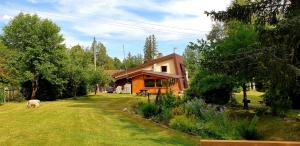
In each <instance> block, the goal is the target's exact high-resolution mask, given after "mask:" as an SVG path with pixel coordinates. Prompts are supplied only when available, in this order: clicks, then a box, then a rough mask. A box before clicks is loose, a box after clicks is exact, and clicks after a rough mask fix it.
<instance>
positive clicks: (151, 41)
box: [144, 35, 158, 62]
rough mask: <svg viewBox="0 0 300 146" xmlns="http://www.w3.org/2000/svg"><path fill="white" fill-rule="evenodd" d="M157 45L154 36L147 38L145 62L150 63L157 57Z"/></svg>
mask: <svg viewBox="0 0 300 146" xmlns="http://www.w3.org/2000/svg"><path fill="white" fill-rule="evenodd" d="M157 53H158V50H157V44H156V38H155V36H154V35H150V36H148V37H147V38H146V41H145V45H144V62H148V61H150V60H152V59H154V57H155V56H156V55H157Z"/></svg>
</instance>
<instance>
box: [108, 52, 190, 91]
mask: <svg viewBox="0 0 300 146" xmlns="http://www.w3.org/2000/svg"><path fill="white" fill-rule="evenodd" d="M113 77H114V79H115V81H116V82H115V83H116V84H115V86H124V85H125V84H131V93H132V94H136V93H141V92H149V93H151V94H156V93H157V92H158V90H159V89H160V90H161V92H162V93H166V92H167V91H172V92H173V93H174V94H178V93H181V92H182V91H183V90H185V89H186V88H187V87H188V83H187V73H186V70H185V68H184V64H183V57H182V56H180V55H178V54H175V53H174V54H170V55H167V56H157V57H156V59H154V60H151V61H149V62H147V63H144V64H142V65H139V66H137V67H134V68H129V69H127V70H124V71H121V72H117V73H115V74H113Z"/></svg>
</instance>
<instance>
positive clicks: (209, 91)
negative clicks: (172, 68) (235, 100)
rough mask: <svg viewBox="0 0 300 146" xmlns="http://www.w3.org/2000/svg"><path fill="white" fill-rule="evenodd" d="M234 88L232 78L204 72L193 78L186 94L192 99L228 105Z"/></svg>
mask: <svg viewBox="0 0 300 146" xmlns="http://www.w3.org/2000/svg"><path fill="white" fill-rule="evenodd" d="M233 87H234V84H233V82H232V80H231V78H229V77H227V76H224V75H219V74H211V73H208V72H204V71H202V72H199V73H198V74H196V76H195V77H194V78H193V80H192V82H191V84H190V88H189V89H188V90H187V92H186V94H187V96H190V97H200V98H203V99H204V100H205V102H206V103H214V104H226V103H228V101H229V99H230V96H231V93H232V91H233Z"/></svg>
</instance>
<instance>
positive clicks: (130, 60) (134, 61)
mask: <svg viewBox="0 0 300 146" xmlns="http://www.w3.org/2000/svg"><path fill="white" fill-rule="evenodd" d="M141 64H143V56H142V55H141V54H137V55H131V53H128V55H127V57H126V58H125V59H124V60H123V66H122V68H123V69H128V68H133V67H136V66H138V65H141ZM125 67H126V68H125Z"/></svg>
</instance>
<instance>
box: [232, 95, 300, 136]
mask: <svg viewBox="0 0 300 146" xmlns="http://www.w3.org/2000/svg"><path fill="white" fill-rule="evenodd" d="M235 95H236V99H237V101H238V102H239V103H240V104H241V105H242V100H243V93H242V92H241V93H236V94H235ZM247 95H248V98H249V99H250V100H251V103H250V104H249V106H250V108H251V110H249V112H247V111H245V110H242V109H240V110H237V109H235V111H234V112H236V113H238V114H239V115H242V116H241V117H242V118H244V117H243V115H252V116H253V114H254V109H255V108H257V107H262V106H264V105H262V104H260V103H259V102H258V101H262V100H263V98H262V97H260V96H261V95H263V93H262V92H255V91H248V92H247ZM250 113H251V114H250ZM297 114H300V110H291V111H290V112H289V113H288V115H287V117H289V118H290V117H293V118H294V117H297ZM258 129H259V131H260V132H261V133H262V134H263V135H264V137H263V139H265V140H292V141H299V140H300V123H299V122H286V121H284V119H283V118H282V117H275V116H271V115H266V116H261V117H260V120H259V122H258Z"/></svg>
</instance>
